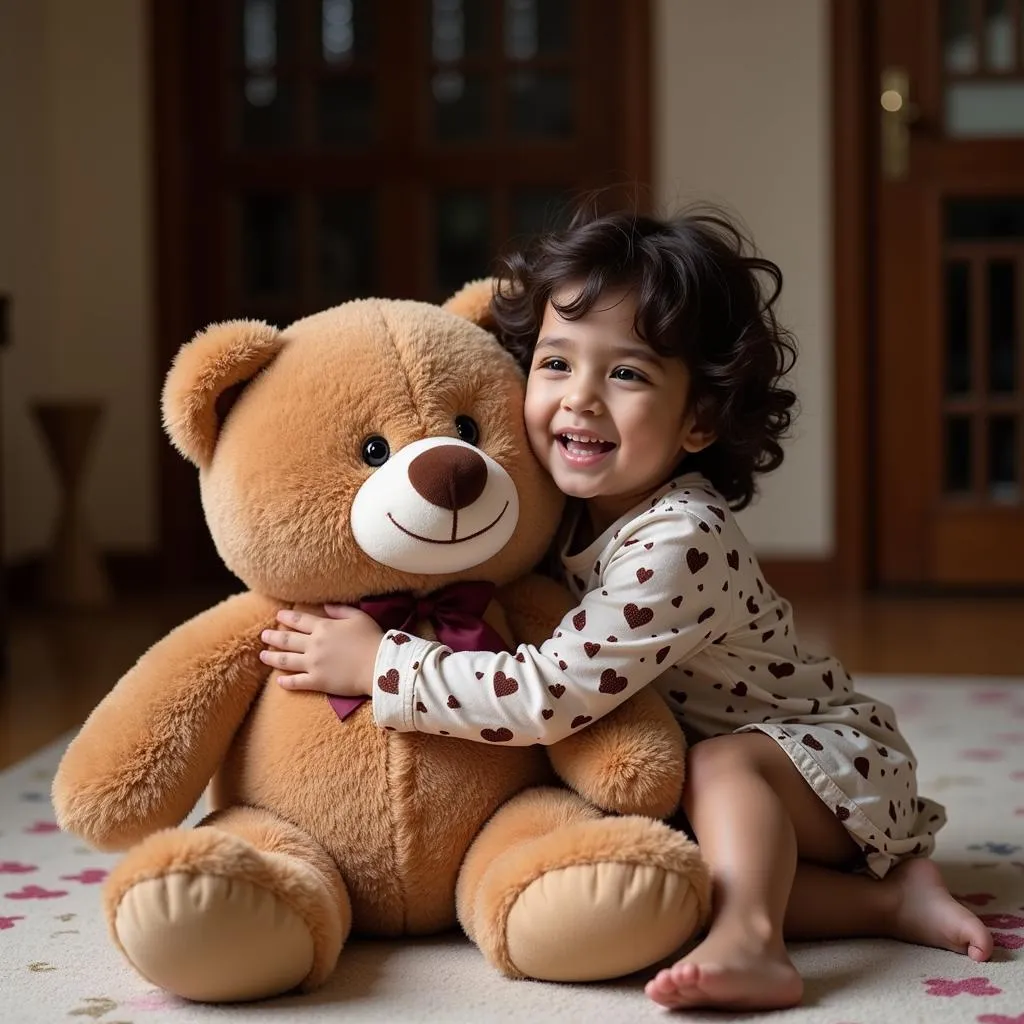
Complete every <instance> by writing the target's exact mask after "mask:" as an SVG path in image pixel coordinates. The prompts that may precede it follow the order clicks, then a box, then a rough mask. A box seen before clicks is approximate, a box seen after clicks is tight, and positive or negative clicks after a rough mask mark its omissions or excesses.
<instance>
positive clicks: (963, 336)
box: [837, 0, 1024, 587]
mask: <svg viewBox="0 0 1024 1024" xmlns="http://www.w3.org/2000/svg"><path fill="white" fill-rule="evenodd" d="M1022 7H1024V4H1022V2H1021V0H884V2H876V3H874V4H873V13H874V18H875V24H874V29H873V30H874V34H875V46H874V49H875V52H876V55H877V63H876V65H875V67H874V69H873V76H872V79H873V80H872V84H871V86H870V87H872V88H874V90H875V99H874V103H873V106H872V110H873V113H872V117H873V118H874V119H875V121H874V125H873V126H872V127H873V129H875V132H874V138H875V140H876V141H877V150H876V151H874V152H873V154H872V161H873V162H874V163H875V169H876V178H875V180H876V184H877V193H876V194H877V203H876V213H877V217H876V220H875V231H876V238H875V245H874V247H873V251H874V254H875V259H874V262H875V268H874V270H875V287H876V295H877V299H878V304H877V317H878V323H877V328H878V330H877V342H876V348H875V353H874V355H875V358H874V360H873V365H874V369H875V373H876V379H875V382H874V383H875V385H876V395H877V409H876V430H875V435H874V438H873V446H872V450H873V453H874V454H873V459H874V463H875V465H874V467H873V469H874V483H873V490H874V493H873V494H872V497H871V503H872V505H873V507H874V509H875V528H876V541H877V544H876V556H877V565H876V569H877V576H878V580H879V582H880V583H882V584H925V585H930V584H936V585H952V586H964V585H965V586H972V587H989V586H996V587H1002V586H1012V587H1016V586H1022V585H1024V487H1022V480H1024V340H1022V338H1024V307H1022V303H1024V20H1022ZM837 286H838V287H842V282H837Z"/></svg>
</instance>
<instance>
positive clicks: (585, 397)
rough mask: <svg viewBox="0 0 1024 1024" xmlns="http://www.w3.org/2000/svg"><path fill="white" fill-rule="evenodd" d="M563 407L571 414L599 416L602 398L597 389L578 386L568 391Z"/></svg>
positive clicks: (563, 399)
mask: <svg viewBox="0 0 1024 1024" xmlns="http://www.w3.org/2000/svg"><path fill="white" fill-rule="evenodd" d="M562 407H563V408H564V409H566V410H567V411H569V412H575V413H590V414H591V415H594V414H597V413H599V412H600V411H601V409H602V405H601V397H600V394H599V393H598V391H597V389H596V388H593V387H588V386H585V385H577V386H576V387H574V388H571V389H570V390H568V391H566V393H565V395H564V396H563V397H562Z"/></svg>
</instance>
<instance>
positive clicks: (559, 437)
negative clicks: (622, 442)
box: [555, 431, 616, 466]
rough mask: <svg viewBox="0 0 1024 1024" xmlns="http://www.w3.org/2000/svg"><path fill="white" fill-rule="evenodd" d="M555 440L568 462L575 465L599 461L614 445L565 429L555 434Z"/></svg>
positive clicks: (589, 435)
mask: <svg viewBox="0 0 1024 1024" xmlns="http://www.w3.org/2000/svg"><path fill="white" fill-rule="evenodd" d="M555 440H556V441H558V445H559V447H560V448H561V450H562V454H563V455H564V456H565V458H566V460H567V461H568V462H571V463H572V464H573V465H577V466H586V465H592V464H593V463H595V462H599V461H600V460H601V459H602V458H603V457H604V456H605V455H607V454H608V452H610V451H613V450H614V449H615V448H616V445H615V444H614V443H613V442H611V441H603V440H602V439H601V438H599V437H595V436H593V435H591V434H583V433H577V432H576V431H566V432H563V433H559V434H556V435H555Z"/></svg>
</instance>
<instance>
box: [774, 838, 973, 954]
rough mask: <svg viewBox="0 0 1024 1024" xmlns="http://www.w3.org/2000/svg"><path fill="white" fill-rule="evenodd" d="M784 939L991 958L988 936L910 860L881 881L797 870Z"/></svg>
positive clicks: (934, 874) (813, 867) (927, 864)
mask: <svg viewBox="0 0 1024 1024" xmlns="http://www.w3.org/2000/svg"><path fill="white" fill-rule="evenodd" d="M784 932H785V935H786V938H787V939H798V940H799V939H839V938H855V937H865V938H866V937H879V938H891V939H900V940H902V941H903V942H913V943H916V944H917V945H920V946H935V947H937V948H939V949H949V950H952V951H953V952H954V953H966V954H967V955H968V956H969V957H970V958H971V959H972V960H977V961H982V960H987V959H988V958H989V957H990V956H991V955H992V934H991V932H989V930H988V928H986V927H985V925H983V924H982V923H981V921H979V920H978V918H977V917H976V916H975V915H974V914H972V913H971V911H969V910H968V909H967V908H966V907H965V906H963V905H961V904H960V903H957V901H956V900H955V899H953V897H952V896H951V895H950V893H949V890H948V889H947V888H946V884H945V882H943V880H942V875H941V874H939V869H938V868H937V867H936V866H935V864H934V863H933V862H932V861H930V860H924V859H920V858H915V859H913V860H908V861H906V862H904V863H903V864H899V865H897V866H896V867H895V868H893V869H892V870H891V871H890V872H889V873H888V874H887V875H886V876H885V878H884V879H883V880H881V881H878V880H877V879H874V878H870V877H868V876H867V875H854V874H850V873H849V872H844V871H834V870H833V869H831V868H825V867H821V866H820V865H818V864H809V863H807V862H806V861H804V862H801V863H800V864H798V865H797V870H796V878H795V879H794V882H793V890H792V892H791V894H790V897H789V906H788V907H787V909H786V920H785V926H784Z"/></svg>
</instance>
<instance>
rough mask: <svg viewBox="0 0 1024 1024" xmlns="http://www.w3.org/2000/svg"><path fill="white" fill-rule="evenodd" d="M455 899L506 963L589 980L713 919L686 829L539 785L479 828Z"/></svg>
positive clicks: (645, 961) (662, 953)
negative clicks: (609, 812) (607, 810)
mask: <svg viewBox="0 0 1024 1024" xmlns="http://www.w3.org/2000/svg"><path fill="white" fill-rule="evenodd" d="M456 898H457V901H458V915H459V921H460V923H461V924H462V926H463V928H465V930H466V932H467V934H468V935H469V936H470V938H472V939H473V940H474V941H475V942H476V943H477V944H478V945H479V946H480V948H481V949H482V950H483V952H484V954H485V955H486V956H487V958H488V959H489V960H490V961H491V962H492V963H493V964H494V965H495V966H496V967H497V968H498V969H499V970H500V971H502V972H503V973H505V974H507V975H509V976H511V977H530V978H540V979H543V980H546V981H594V980H598V979H602V978H616V977H621V976H622V975H625V974H630V973H631V972H633V971H637V970H640V969H641V968H644V967H648V966H650V965H651V964H653V963H656V962H657V961H659V960H661V959H663V958H664V957H666V956H669V955H671V954H672V953H674V952H675V951H676V950H678V949H679V947H680V946H682V945H683V944H684V943H685V942H686V941H687V940H688V939H690V938H692V937H693V935H694V934H695V933H696V932H697V930H698V929H699V928H700V927H701V926H702V924H703V922H704V920H705V919H706V916H707V913H708V909H709V903H710V883H709V879H708V871H707V867H706V865H705V864H704V862H703V860H702V859H701V856H700V853H699V851H698V850H697V847H696V845H695V844H694V843H692V842H691V841H690V840H689V839H687V838H686V836H684V835H683V834H682V833H680V832H676V831H674V830H673V829H671V828H669V827H668V826H667V825H665V824H663V823H662V822H659V821H655V820H653V819H651V818H641V817H634V816H631V817H605V816H603V815H602V814H601V813H600V812H599V811H597V810H595V809H594V808H593V807H592V806H590V805H589V804H587V803H585V802H584V801H583V800H581V799H580V797H578V796H577V795H576V794H575V793H571V792H569V791H567V790H558V789H540V788H538V789H532V790H527V791H526V792H524V793H521V794H519V795H518V796H516V797H514V798H513V799H512V800H510V801H509V802H508V803H507V804H505V805H504V806H503V807H501V808H500V809H499V810H498V812H497V813H496V814H495V815H494V816H493V817H492V818H491V819H490V821H488V822H487V824H486V825H485V826H484V828H483V829H482V830H481V832H480V834H479V835H478V836H477V838H476V839H475V840H474V843H473V845H472V847H470V850H469V852H468V853H467V855H466V859H465V861H464V863H463V867H462V870H461V873H460V875H459V880H458V888H457V894H456Z"/></svg>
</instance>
